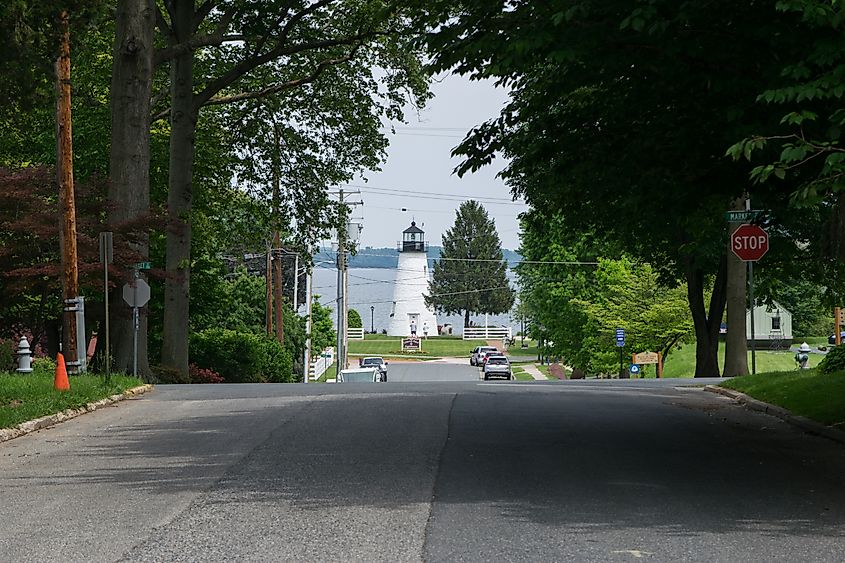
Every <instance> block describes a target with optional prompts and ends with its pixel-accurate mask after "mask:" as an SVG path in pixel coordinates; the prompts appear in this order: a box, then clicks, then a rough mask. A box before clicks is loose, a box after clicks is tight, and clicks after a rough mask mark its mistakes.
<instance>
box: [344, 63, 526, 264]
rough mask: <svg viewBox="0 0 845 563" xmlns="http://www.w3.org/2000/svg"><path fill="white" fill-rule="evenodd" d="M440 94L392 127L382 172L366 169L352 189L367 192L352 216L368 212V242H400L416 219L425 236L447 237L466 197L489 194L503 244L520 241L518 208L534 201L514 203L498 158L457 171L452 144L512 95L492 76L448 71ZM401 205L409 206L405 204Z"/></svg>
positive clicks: (436, 240) (436, 88)
mask: <svg viewBox="0 0 845 563" xmlns="http://www.w3.org/2000/svg"><path fill="white" fill-rule="evenodd" d="M432 91H433V92H434V94H435V97H434V99H432V100H431V101H430V102H429V104H428V107H427V108H426V110H424V111H423V112H422V113H420V114H419V115H417V114H416V113H414V114H411V115H408V121H409V122H408V123H407V124H404V125H403V124H398V123H397V124H395V127H396V131H397V134H395V135H390V147H389V148H388V159H387V162H386V163H385V165H384V166H383V170H382V171H381V172H370V173H369V174H367V180H368V181H367V182H366V183H365V182H363V181H356V182H355V183H354V184H350V185H348V186H346V187H345V189H352V190H360V191H361V195H360V197H356V196H352V197H350V199H351V200H358V199H363V201H364V205H363V207H361V206H359V207H357V208H356V209H355V211H354V212H353V216H356V217H362V216H363V218H364V221H363V223H364V230H363V232H362V233H361V246H362V247H364V246H372V247H385V246H387V247H394V246H395V245H396V242H397V241H399V240H401V235H402V231H403V230H404V229H406V228H407V227H408V226H409V225H410V223H411V220H412V219H414V220H416V222H417V226H420V227H421V228H422V229H423V230H424V231H425V233H426V240H428V241H429V242H430V243H431V244H433V245H440V243H441V236H442V235H443V233H444V232H445V230H446V229H448V228H450V227H451V226H452V225H453V224H454V222H455V211H456V210H457V208H458V207H459V206H460V204H461V202H462V201H465V200H467V199H477V200H480V201H482V203H483V205H484V207H485V208H486V209H487V212H488V213H489V214H490V216H491V217H492V218H493V219H494V220H495V222H496V228H497V230H498V232H499V238H500V239H501V240H502V247H503V248H509V249H514V250H515V249H517V248H518V247H519V236H518V233H519V225H518V222H517V215H518V214H519V213H520V212H521V211H524V210H526V209H527V207H526V206H525V205H523V204H521V202H519V203H514V202H513V200H512V198H511V195H510V192H509V191H508V189H507V187H505V185H504V183H503V182H502V181H501V180H500V179H498V178H496V173H497V172H498V171H499V170H501V168H502V167H503V166H504V164H503V162H502V161H501V160H500V159H499V160H496V161H494V162H493V164H492V165H490V166H487V167H485V168H483V169H481V170H480V171H478V172H476V173H475V174H469V175H466V176H464V177H463V178H458V176H457V175H455V174H452V170H453V169H454V168H455V166H457V165H458V163H459V162H460V160H459V159H456V158H452V157H451V156H450V153H451V151H452V149H453V148H454V147H455V146H456V145H457V144H458V143H459V142H460V141H461V139H462V138H463V136H464V134H465V133H466V131H468V130H469V129H470V128H471V127H473V126H474V125H477V124H479V123H482V122H483V121H486V120H487V119H490V118H492V117H495V116H497V115H499V110H500V109H501V108H502V106H503V105H504V103H505V102H506V99H507V94H506V93H505V91H504V90H502V89H497V88H494V87H493V85H492V84H490V83H486V82H485V83H479V82H470V81H469V80H467V79H466V78H463V77H460V76H452V75H449V76H446V77H444V78H442V79H441V81H439V82H435V83H434V84H432ZM402 208H405V209H407V211H402Z"/></svg>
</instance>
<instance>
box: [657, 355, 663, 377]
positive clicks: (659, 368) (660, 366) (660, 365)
mask: <svg viewBox="0 0 845 563" xmlns="http://www.w3.org/2000/svg"><path fill="white" fill-rule="evenodd" d="M661 377H663V352H658V353H657V379H660V378H661Z"/></svg>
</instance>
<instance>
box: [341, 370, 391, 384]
mask: <svg viewBox="0 0 845 563" xmlns="http://www.w3.org/2000/svg"><path fill="white" fill-rule="evenodd" d="M336 381H337V382H338V383H381V372H380V371H379V369H378V368H377V367H368V368H355V369H342V370H340V373H338V374H337V380H336Z"/></svg>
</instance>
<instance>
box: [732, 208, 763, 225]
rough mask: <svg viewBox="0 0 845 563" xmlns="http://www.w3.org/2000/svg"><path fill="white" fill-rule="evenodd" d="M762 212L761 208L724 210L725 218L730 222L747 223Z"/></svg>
mask: <svg viewBox="0 0 845 563" xmlns="http://www.w3.org/2000/svg"><path fill="white" fill-rule="evenodd" d="M762 214H763V210H762V209H749V210H743V211H725V220H726V221H728V222H730V223H747V222H749V221H754V220H755V219H758V218H759V217H760V215H762Z"/></svg>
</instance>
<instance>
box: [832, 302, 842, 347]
mask: <svg viewBox="0 0 845 563" xmlns="http://www.w3.org/2000/svg"><path fill="white" fill-rule="evenodd" d="M833 328H834V331H833V342H834V343H835V344H836V345H837V346H839V345H840V344H842V308H841V307H834V308H833Z"/></svg>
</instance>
